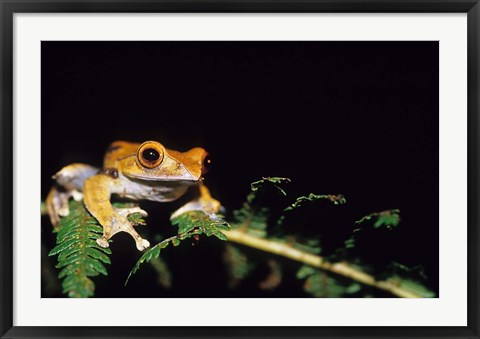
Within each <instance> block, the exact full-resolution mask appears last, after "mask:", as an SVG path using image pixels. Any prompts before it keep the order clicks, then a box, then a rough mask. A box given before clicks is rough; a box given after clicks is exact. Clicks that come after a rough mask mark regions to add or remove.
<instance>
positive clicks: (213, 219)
mask: <svg viewBox="0 0 480 339" xmlns="http://www.w3.org/2000/svg"><path fill="white" fill-rule="evenodd" d="M171 222H172V225H174V226H177V227H178V234H177V235H176V236H173V237H170V238H168V239H165V240H163V241H161V242H160V243H158V244H156V245H155V246H153V247H152V248H150V249H149V250H148V251H147V252H145V253H144V254H143V255H142V256H141V257H140V259H139V260H138V261H137V263H136V264H135V266H134V267H133V269H132V270H131V271H130V273H129V275H128V277H127V280H126V281H125V285H127V283H128V281H129V280H130V278H131V277H132V276H133V275H134V274H135V273H136V272H137V271H138V269H139V268H140V266H141V265H142V264H143V263H145V262H149V261H150V260H152V259H157V258H158V257H159V256H160V250H161V249H162V248H165V247H167V246H168V245H169V244H170V243H172V244H173V246H178V245H180V241H181V240H184V239H187V238H190V237H193V236H194V235H200V234H205V235H207V236H211V235H215V236H216V237H217V238H219V239H221V240H227V239H226V238H227V237H226V236H225V235H224V234H223V233H222V232H221V230H228V229H230V226H229V225H228V223H227V222H226V221H225V220H223V217H222V216H221V215H208V214H207V213H205V212H203V211H188V212H185V213H182V214H180V215H179V216H177V217H175V218H173V219H172V220H171Z"/></svg>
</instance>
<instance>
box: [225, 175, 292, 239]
mask: <svg viewBox="0 0 480 339" xmlns="http://www.w3.org/2000/svg"><path fill="white" fill-rule="evenodd" d="M289 182H290V179H288V178H280V177H264V178H262V179H260V180H257V181H255V182H252V183H251V184H250V189H251V190H250V193H249V194H248V195H247V198H246V200H245V202H244V203H243V205H242V207H241V208H240V209H238V210H235V211H233V222H232V227H233V228H240V229H241V230H242V231H244V232H246V233H248V234H250V235H252V236H255V237H259V238H265V237H266V236H267V221H268V218H269V211H270V210H269V208H267V207H264V206H260V205H259V204H258V197H259V193H260V192H262V191H263V190H264V189H266V188H268V187H274V188H275V189H276V190H278V191H279V192H280V193H281V194H282V195H284V196H285V195H287V193H286V192H285V190H284V189H283V188H282V187H281V185H283V184H286V183H289Z"/></svg>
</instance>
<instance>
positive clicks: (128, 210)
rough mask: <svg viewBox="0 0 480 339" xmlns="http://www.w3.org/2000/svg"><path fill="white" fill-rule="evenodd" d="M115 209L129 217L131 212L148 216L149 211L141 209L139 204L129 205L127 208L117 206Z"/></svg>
mask: <svg viewBox="0 0 480 339" xmlns="http://www.w3.org/2000/svg"><path fill="white" fill-rule="evenodd" d="M115 211H116V212H117V213H118V214H120V215H121V216H123V217H128V216H129V215H130V214H134V213H140V215H141V216H142V217H148V213H147V211H145V210H143V209H141V208H140V207H138V206H135V207H127V208H118V207H116V208H115Z"/></svg>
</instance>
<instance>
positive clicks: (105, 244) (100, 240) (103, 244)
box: [97, 238, 110, 248]
mask: <svg viewBox="0 0 480 339" xmlns="http://www.w3.org/2000/svg"><path fill="white" fill-rule="evenodd" d="M97 244H98V246H100V247H103V248H108V247H109V246H110V245H109V244H108V240H106V239H105V238H98V239H97Z"/></svg>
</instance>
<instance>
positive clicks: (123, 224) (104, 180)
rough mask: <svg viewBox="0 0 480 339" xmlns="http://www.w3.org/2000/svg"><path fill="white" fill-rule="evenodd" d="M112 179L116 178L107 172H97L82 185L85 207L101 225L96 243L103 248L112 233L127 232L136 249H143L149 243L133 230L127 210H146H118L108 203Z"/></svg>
mask: <svg viewBox="0 0 480 339" xmlns="http://www.w3.org/2000/svg"><path fill="white" fill-rule="evenodd" d="M114 180H116V179H115V178H112V177H111V176H109V175H107V174H97V175H94V176H93V177H90V178H88V179H87V180H85V185H84V187H83V196H84V197H83V201H84V203H85V207H86V208H87V210H88V211H89V212H90V213H91V214H92V215H93V216H94V217H95V218H96V219H97V220H98V222H99V223H100V224H101V225H102V227H103V236H102V237H101V238H99V239H97V244H98V245H99V246H101V247H104V248H106V247H109V244H108V240H109V239H110V238H111V237H112V236H113V235H115V234H117V233H118V232H127V233H129V234H130V235H131V236H132V237H133V239H135V243H136V245H137V249H138V250H139V251H143V250H144V249H146V248H147V247H149V246H150V243H149V242H148V241H147V240H145V239H143V238H142V237H141V236H140V235H139V234H138V233H137V231H135V229H134V228H133V225H132V223H131V222H130V221H128V219H127V216H128V214H131V213H129V212H132V213H135V212H140V213H142V214H144V215H145V213H146V212H145V211H143V210H141V209H134V210H130V211H129V210H128V209H126V210H125V211H124V212H119V211H120V209H118V210H117V209H115V208H114V207H113V206H112V204H111V203H110V196H111V194H112V189H113V187H114Z"/></svg>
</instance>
